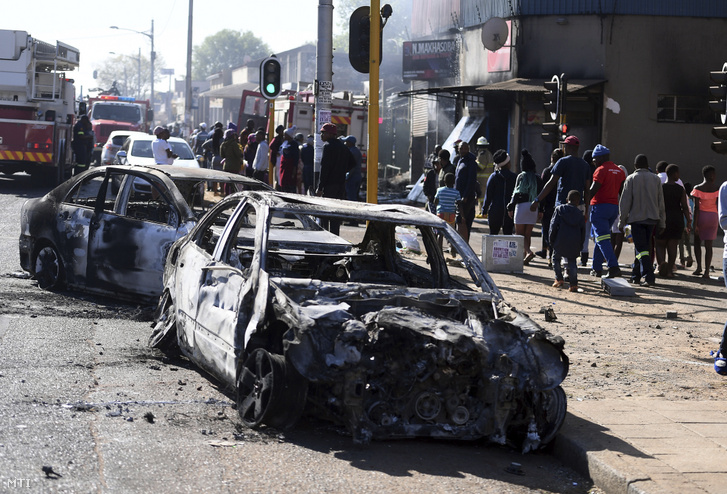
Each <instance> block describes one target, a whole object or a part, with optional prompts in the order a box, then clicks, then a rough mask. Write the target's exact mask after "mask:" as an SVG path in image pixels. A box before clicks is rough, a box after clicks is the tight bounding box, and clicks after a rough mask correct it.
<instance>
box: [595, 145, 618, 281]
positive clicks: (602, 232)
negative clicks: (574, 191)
mask: <svg viewBox="0 0 727 494" xmlns="http://www.w3.org/2000/svg"><path fill="white" fill-rule="evenodd" d="M610 154H611V151H609V149H608V148H607V147H606V146H603V145H601V144H598V145H597V146H596V147H595V149H594V150H593V161H594V162H595V164H596V172H595V173H594V174H593V183H592V184H591V198H592V199H591V235H592V236H593V238H594V239H595V243H596V246H595V248H594V249H593V265H592V270H591V274H592V275H594V276H599V277H600V276H601V275H602V273H603V261H604V260H605V261H606V263H607V264H608V274H607V275H605V276H604V277H606V278H615V277H617V276H621V269H620V268H619V267H618V259H616V255H615V254H614V252H613V246H612V245H611V226H612V225H613V223H614V221H616V218H617V217H618V197H619V194H620V193H621V188H622V187H623V183H624V180H626V174H625V173H624V172H623V170H621V168H619V167H618V166H617V165H616V164H615V163H613V162H612V161H610V160H609V158H610Z"/></svg>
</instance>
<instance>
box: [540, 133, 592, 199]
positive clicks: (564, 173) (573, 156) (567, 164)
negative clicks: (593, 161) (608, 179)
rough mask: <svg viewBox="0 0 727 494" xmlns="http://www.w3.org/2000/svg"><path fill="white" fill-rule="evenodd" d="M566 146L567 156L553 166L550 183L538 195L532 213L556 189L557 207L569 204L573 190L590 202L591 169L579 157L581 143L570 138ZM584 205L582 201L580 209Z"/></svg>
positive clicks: (565, 142)
mask: <svg viewBox="0 0 727 494" xmlns="http://www.w3.org/2000/svg"><path fill="white" fill-rule="evenodd" d="M564 144H565V156H563V157H562V158H561V159H559V160H558V161H557V162H556V163H555V166H553V171H552V174H551V176H550V179H549V180H548V183H546V184H545V186H544V187H543V190H542V191H540V194H538V197H537V198H536V199H535V200H534V201H533V202H532V204H530V210H531V211H535V210H536V209H538V203H539V202H540V201H542V200H543V198H544V197H545V196H547V195H548V194H549V193H550V191H551V190H553V188H554V187H557V191H558V192H557V194H556V196H555V205H556V206H560V205H561V204H566V203H568V192H570V191H571V190H577V191H580V192H581V194H582V196H581V197H582V198H585V199H588V200H590V197H587V196H588V194H589V192H588V191H589V188H590V186H591V178H590V177H591V167H590V166H589V165H588V163H586V162H585V161H584V160H583V158H579V157H578V147H579V146H580V144H581V143H580V141H579V140H578V138H577V137H576V136H568V137H566V138H565V141H564ZM583 204H584V201H581V206H580V207H583Z"/></svg>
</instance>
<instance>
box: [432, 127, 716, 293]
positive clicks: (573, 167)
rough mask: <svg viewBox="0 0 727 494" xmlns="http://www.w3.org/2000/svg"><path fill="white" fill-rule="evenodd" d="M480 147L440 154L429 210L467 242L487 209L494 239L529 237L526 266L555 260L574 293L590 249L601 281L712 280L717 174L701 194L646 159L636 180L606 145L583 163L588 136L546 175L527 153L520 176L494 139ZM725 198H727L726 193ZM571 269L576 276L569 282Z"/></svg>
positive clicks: (573, 141)
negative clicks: (627, 257) (626, 261)
mask: <svg viewBox="0 0 727 494" xmlns="http://www.w3.org/2000/svg"><path fill="white" fill-rule="evenodd" d="M476 142H477V154H476V155H475V154H474V153H472V152H470V146H469V143H467V142H461V141H457V142H456V143H455V156H454V158H453V159H450V158H451V157H450V153H449V151H447V150H443V149H441V146H437V147H436V148H435V152H434V154H433V155H432V156H430V158H429V160H428V165H429V164H430V163H431V170H428V171H427V174H426V178H425V181H424V194H425V195H426V196H427V199H428V205H427V208H428V210H429V211H431V212H432V213H435V214H437V215H438V216H440V217H442V218H443V219H445V220H446V221H448V222H449V223H451V224H452V225H453V226H454V227H455V228H456V229H457V231H458V232H459V233H460V235H461V236H462V238H463V239H465V240H466V241H469V233H470V231H471V229H472V224H473V220H474V218H475V215H476V214H475V213H476V211H475V208H476V207H477V210H478V211H477V213H478V216H481V217H484V218H487V223H488V226H489V234H490V235H499V234H500V233H502V234H504V235H512V234H515V235H520V236H522V237H523V244H524V245H523V256H524V257H523V263H524V264H525V265H527V264H528V263H530V261H532V259H533V258H535V256H539V257H541V258H544V259H547V260H548V265H549V267H551V268H552V269H553V271H554V277H555V281H554V282H553V286H554V287H557V288H560V287H563V286H564V284H565V282H566V281H569V290H570V291H573V292H578V291H579V289H578V279H577V267H578V263H580V265H581V266H588V261H589V254H588V253H589V242H590V240H593V242H594V248H593V257H592V259H590V261H591V262H590V268H591V269H590V275H591V276H594V277H604V278H617V277H627V278H628V280H629V281H630V282H632V283H637V284H640V285H642V286H653V285H655V284H656V279H657V277H662V278H664V279H668V278H674V277H675V275H676V271H677V269H689V268H691V267H692V266H693V265H694V264H696V269H695V270H694V271H693V272H692V274H693V275H694V276H700V277H701V279H702V280H709V279H711V278H710V271H711V270H712V255H713V252H712V250H713V249H712V246H713V242H714V240H715V238H716V236H717V230H718V226H719V225H721V226H722V228H723V229H724V228H725V225H724V218H723V216H722V215H721V213H720V212H719V211H718V198H719V195H720V186H719V184H718V182H717V175H716V170H715V168H714V167H712V166H705V167H704V168H703V170H702V176H703V181H702V182H701V183H700V184H698V185H696V186H694V187H692V186H691V185H690V184H689V183H683V182H682V181H681V179H680V170H679V166H678V165H676V164H668V163H667V162H665V161H660V162H658V163H657V164H656V166H655V168H654V169H653V170H652V168H651V167H650V165H649V161H648V159H647V157H646V156H644V155H641V154H640V155H638V156H636V157H635V159H634V163H633V168H632V170H631V173H629V172H630V171H629V170H628V169H627V167H625V166H623V165H617V164H615V163H614V162H613V161H611V151H610V150H609V149H608V148H607V147H606V146H604V145H602V144H598V145H597V146H596V147H595V148H594V149H592V150H587V151H586V152H584V153H582V154H581V153H580V149H579V148H580V141H579V139H578V137H576V136H573V135H571V136H568V137H567V138H566V139H565V140H564V142H563V146H562V149H560V148H559V149H556V150H554V151H553V153H552V155H551V159H550V163H549V165H548V166H547V167H546V168H545V169H544V170H543V172H542V173H541V174H538V173H536V169H537V166H536V163H535V161H534V159H533V157H532V156H531V154H530V153H529V152H528V150H527V149H523V150H522V151H521V153H520V160H519V163H520V167H519V173H515V172H514V171H513V170H512V168H513V165H512V160H511V157H510V155H509V154H508V153H507V152H506V151H505V150H502V149H501V150H498V151H496V152H495V153H490V151H489V150H488V149H487V146H488V145H489V142H488V141H487V139H486V138H484V137H480V138H479V139H477V141H476ZM448 175H452V176H451V178H450V177H448ZM450 181H453V183H452V185H450V184H449V182H450ZM483 181H484V182H483ZM725 184H727V182H725ZM722 190H723V191H727V187H725V185H724V184H723V185H722ZM725 193H727V192H725ZM725 200H727V198H726V199H725ZM538 222H541V223H542V232H543V235H542V244H541V247H540V249H539V250H537V251H534V249H533V246H532V232H533V228H534V225H535V224H536V223H538ZM626 238H628V241H629V242H632V243H633V245H634V251H635V252H634V258H633V263H631V265H632V269H631V271H630V272H629V273H622V271H621V265H620V264H619V257H620V255H621V251H622V248H623V243H624V242H625V239H626ZM692 245H693V246H694V249H693V252H692ZM561 262H562V263H563V265H567V267H568V269H567V273H566V275H565V276H564V274H563V267H562V266H561ZM725 263H727V250H725Z"/></svg>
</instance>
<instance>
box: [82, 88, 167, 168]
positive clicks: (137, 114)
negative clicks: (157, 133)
mask: <svg viewBox="0 0 727 494" xmlns="http://www.w3.org/2000/svg"><path fill="white" fill-rule="evenodd" d="M88 118H89V120H91V125H92V126H93V132H94V134H95V139H94V143H93V154H92V155H91V156H92V157H91V161H93V162H95V163H96V164H101V152H102V151H103V147H104V144H106V141H107V140H108V139H109V134H111V132H113V131H114V130H129V131H137V132H147V133H148V132H149V126H150V124H151V121H152V119H153V112H152V110H151V104H150V103H149V100H136V99H134V98H132V97H129V96H115V95H101V96H97V97H94V98H88Z"/></svg>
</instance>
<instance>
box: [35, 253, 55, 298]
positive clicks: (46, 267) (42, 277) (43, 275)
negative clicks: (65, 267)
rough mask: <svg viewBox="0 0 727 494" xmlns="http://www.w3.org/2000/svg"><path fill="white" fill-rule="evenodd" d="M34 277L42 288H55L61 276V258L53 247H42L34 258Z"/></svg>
mask: <svg viewBox="0 0 727 494" xmlns="http://www.w3.org/2000/svg"><path fill="white" fill-rule="evenodd" d="M35 278H36V280H38V286H39V287H40V288H42V289H44V290H50V289H53V288H56V287H57V286H58V284H59V282H60V278H61V260H60V258H59V257H58V253H57V252H56V250H55V249H54V248H53V247H50V246H47V247H43V248H42V249H41V250H40V252H38V256H37V257H36V258H35Z"/></svg>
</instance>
